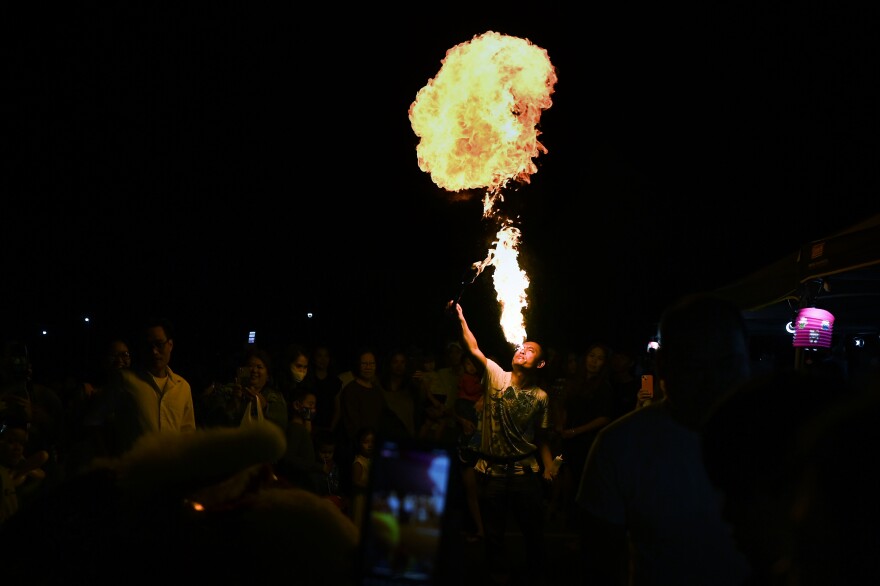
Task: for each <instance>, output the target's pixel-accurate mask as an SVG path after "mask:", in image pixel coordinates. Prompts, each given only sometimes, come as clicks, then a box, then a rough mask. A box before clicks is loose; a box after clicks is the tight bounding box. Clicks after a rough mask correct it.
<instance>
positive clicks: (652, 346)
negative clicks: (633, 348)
mask: <svg viewBox="0 0 880 586" xmlns="http://www.w3.org/2000/svg"><path fill="white" fill-rule="evenodd" d="M659 349H660V343H659V342H657V341H656V340H651V341H650V342H648V352H656V351H657V350H659Z"/></svg>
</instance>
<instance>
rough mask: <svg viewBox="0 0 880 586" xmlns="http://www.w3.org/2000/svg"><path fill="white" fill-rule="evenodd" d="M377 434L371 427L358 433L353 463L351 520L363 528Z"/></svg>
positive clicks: (364, 428)
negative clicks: (362, 522) (362, 523)
mask: <svg viewBox="0 0 880 586" xmlns="http://www.w3.org/2000/svg"><path fill="white" fill-rule="evenodd" d="M375 439H376V434H375V432H374V431H373V430H372V428H369V427H363V428H361V430H360V431H359V432H358V433H357V439H356V442H355V450H356V452H355V457H354V460H353V461H352V463H351V484H352V495H351V505H352V506H351V518H352V520H354V522H355V525H357V526H358V527H360V526H361V521H362V517H363V514H364V506H365V504H366V495H367V487H368V486H369V483H370V463H371V461H372V458H373V443H374V442H375Z"/></svg>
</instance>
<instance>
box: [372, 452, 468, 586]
mask: <svg viewBox="0 0 880 586" xmlns="http://www.w3.org/2000/svg"><path fill="white" fill-rule="evenodd" d="M373 454H374V455H373V462H372V464H371V465H370V483H369V488H368V490H367V494H366V498H367V501H366V507H365V512H364V517H363V519H362V520H361V542H360V552H359V555H358V577H357V580H356V583H357V584H358V585H359V586H434V585H437V584H455V583H458V582H459V581H460V580H459V578H460V577H459V576H457V575H456V574H455V569H456V568H457V567H458V566H459V565H460V564H459V563H458V557H459V556H458V555H457V554H455V553H454V549H453V546H452V544H453V543H454V542H453V540H452V536H454V535H457V534H459V533H460V531H459V530H457V529H455V528H456V527H458V519H459V515H458V510H457V509H458V507H455V506H453V503H457V502H458V500H459V499H458V498H453V497H452V496H451V494H450V493H452V492H453V490H454V488H455V483H454V482H452V481H451V479H452V478H455V475H456V474H457V473H458V471H459V467H458V461H457V459H456V452H455V451H454V450H453V449H452V448H450V447H448V446H445V445H438V444H433V443H428V442H421V441H418V440H413V439H406V440H400V439H397V440H389V439H384V440H380V441H379V442H378V443H377V450H376V451H375V452H374V453H373Z"/></svg>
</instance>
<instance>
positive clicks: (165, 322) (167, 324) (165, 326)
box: [141, 316, 175, 340]
mask: <svg viewBox="0 0 880 586" xmlns="http://www.w3.org/2000/svg"><path fill="white" fill-rule="evenodd" d="M150 328H162V330H163V331H164V332H165V337H166V338H167V339H169V340H173V339H174V334H175V331H174V324H173V323H172V322H171V320H170V319H168V318H167V317H160V316H151V317H148V318H147V319H145V320H144V323H143V324H142V327H141V332H145V331H147V330H149V329H150Z"/></svg>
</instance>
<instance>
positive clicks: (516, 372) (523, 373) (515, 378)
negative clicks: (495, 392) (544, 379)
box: [510, 368, 535, 389]
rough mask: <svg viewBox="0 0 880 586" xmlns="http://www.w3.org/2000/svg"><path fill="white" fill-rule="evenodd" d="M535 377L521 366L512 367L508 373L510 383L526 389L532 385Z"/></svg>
mask: <svg viewBox="0 0 880 586" xmlns="http://www.w3.org/2000/svg"><path fill="white" fill-rule="evenodd" d="M534 379H535V377H533V376H532V373H531V372H529V371H527V370H523V369H522V368H514V369H513V371H512V372H511V373H510V384H512V385H513V386H515V387H516V388H518V389H527V388H529V387H532V386H534Z"/></svg>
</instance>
